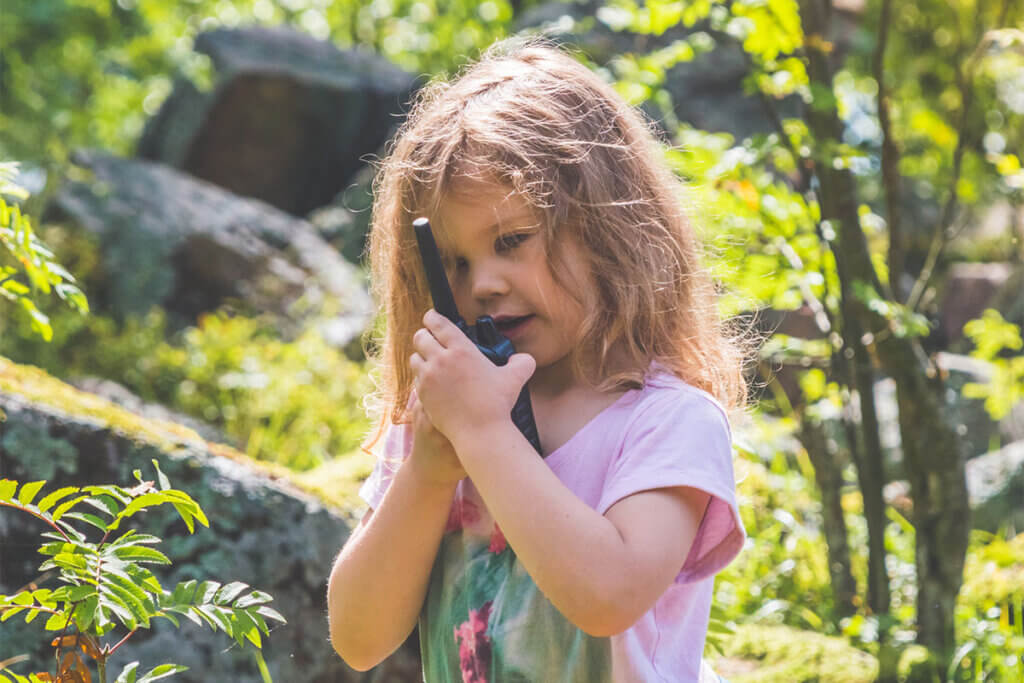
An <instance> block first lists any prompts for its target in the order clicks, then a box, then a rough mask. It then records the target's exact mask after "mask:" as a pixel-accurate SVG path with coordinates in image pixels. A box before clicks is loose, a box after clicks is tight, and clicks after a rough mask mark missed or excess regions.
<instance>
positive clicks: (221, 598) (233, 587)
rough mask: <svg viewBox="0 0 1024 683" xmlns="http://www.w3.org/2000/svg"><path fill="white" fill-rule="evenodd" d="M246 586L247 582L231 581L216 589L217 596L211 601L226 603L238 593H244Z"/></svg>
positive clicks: (247, 585)
mask: <svg viewBox="0 0 1024 683" xmlns="http://www.w3.org/2000/svg"><path fill="white" fill-rule="evenodd" d="M248 587H249V584H247V583H242V582H241V581H232V582H231V583H229V584H227V585H225V586H224V587H223V588H221V589H220V590H219V591H217V596H216V597H215V598H214V600H213V602H215V603H217V604H218V605H223V604H228V603H230V602H231V601H232V600H234V599H235V598H237V597H238V596H239V595H241V594H242V593H244V592H245V589H246V588H248Z"/></svg>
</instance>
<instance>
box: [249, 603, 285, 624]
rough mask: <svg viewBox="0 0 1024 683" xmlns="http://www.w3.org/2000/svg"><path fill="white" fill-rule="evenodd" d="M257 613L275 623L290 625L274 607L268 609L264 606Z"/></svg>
mask: <svg viewBox="0 0 1024 683" xmlns="http://www.w3.org/2000/svg"><path fill="white" fill-rule="evenodd" d="M256 613H257V614H261V615H263V616H264V617H266V618H267V619H273V620H274V621H280V622H281V623H282V624H287V623H288V621H287V620H286V619H285V618H284V617H282V616H281V615H280V614H279V613H278V612H277V610H275V609H273V608H272V607H267V606H266V605H263V606H261V607H259V608H258V609H257V610H256Z"/></svg>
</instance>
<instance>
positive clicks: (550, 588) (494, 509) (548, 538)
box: [412, 312, 709, 636]
mask: <svg viewBox="0 0 1024 683" xmlns="http://www.w3.org/2000/svg"><path fill="white" fill-rule="evenodd" d="M424 323H425V324H426V326H427V330H429V332H430V334H429V335H428V334H425V333H424V332H422V331H421V332H418V333H417V334H416V335H415V336H414V344H415V346H416V349H417V354H418V357H416V356H414V358H413V362H412V367H413V370H414V372H415V373H416V375H417V381H418V386H419V395H420V397H421V400H422V401H423V403H424V408H425V410H426V411H427V412H428V414H429V415H430V417H431V419H432V421H433V423H434V424H435V425H436V426H437V428H438V429H439V430H440V431H441V432H442V433H444V434H445V435H446V436H448V438H449V439H450V441H451V443H452V445H453V446H454V448H455V451H456V453H458V456H459V459H460V461H461V462H462V466H463V467H464V468H465V470H466V472H467V473H468V474H469V476H470V478H471V479H472V480H473V484H474V486H475V487H476V488H477V490H478V491H479V492H480V495H481V497H482V498H483V500H484V502H485V503H486V504H487V507H488V509H489V510H490V512H491V514H492V515H493V516H494V518H495V521H497V523H498V525H499V526H500V527H501V530H502V532H503V534H504V536H505V538H506V540H507V541H508V543H509V545H511V546H512V549H513V550H514V551H515V553H516V556H517V557H518V559H519V561H520V562H522V564H523V566H524V567H525V568H526V570H527V572H529V574H530V576H531V577H532V578H533V580H534V582H536V584H537V586H538V587H539V588H540V589H541V591H542V592H543V593H544V594H545V596H546V597H547V598H548V599H549V600H551V602H552V603H553V604H554V605H555V607H557V608H558V609H559V611H560V612H561V613H562V614H563V615H564V616H565V617H566V618H567V619H569V621H571V622H572V623H573V624H575V625H576V626H577V627H579V628H580V629H582V630H583V631H585V632H586V633H589V634H591V635H595V636H608V635H612V634H615V633H619V632H621V631H623V630H625V629H627V628H629V627H630V626H631V625H632V624H633V623H634V622H635V621H636V619H637V618H639V617H640V616H641V615H642V614H644V612H646V611H647V610H648V609H650V608H651V607H652V606H653V605H654V603H655V601H656V600H657V598H658V597H659V596H660V595H661V594H662V593H663V592H664V591H665V589H666V588H667V587H668V586H669V585H670V584H671V582H672V580H673V578H674V577H675V575H676V574H677V573H678V571H679V569H680V567H682V566H683V563H684V561H685V560H686V557H687V554H688V552H689V550H690V546H691V545H692V544H693V541H694V539H695V537H696V533H697V528H698V527H699V525H700V521H701V519H702V517H703V514H704V510H705V508H706V507H707V504H708V499H709V496H708V494H707V493H704V492H703V491H700V490H698V489H694V488H688V487H682V486H680V487H673V488H665V489H655V490H649V491H642V492H640V493H637V494H634V495H631V496H627V497H626V498H624V499H622V500H621V501H619V502H618V503H616V504H615V505H613V506H612V507H611V508H609V510H608V511H607V512H606V514H605V515H601V514H600V513H598V512H597V511H596V510H594V509H593V508H591V507H590V506H588V505H587V504H586V503H584V502H583V501H581V500H580V499H579V498H578V497H576V495H575V494H573V493H572V492H571V491H570V490H569V489H568V488H566V487H565V485H564V484H562V482H561V481H559V479H558V478H557V476H555V474H554V473H553V472H552V471H551V469H550V468H548V467H547V465H545V464H544V462H543V461H542V460H541V459H540V458H538V457H537V454H536V452H535V451H534V450H533V449H532V447H531V446H530V445H529V443H528V442H527V441H526V439H525V438H524V437H523V436H522V434H521V433H520V432H519V430H518V429H516V427H515V426H514V425H513V424H512V421H511V420H510V419H509V410H510V409H511V406H512V404H513V403H514V402H515V397H516V395H517V394H518V391H519V388H520V387H521V386H522V384H523V382H524V381H525V380H526V378H527V377H529V374H530V372H532V363H530V362H529V361H527V360H526V358H528V357H525V356H518V357H517V356H513V357H512V360H510V361H509V365H508V366H506V367H496V366H494V365H491V364H490V363H489V362H488V361H487V360H486V359H484V358H483V357H482V356H481V355H480V354H479V352H477V350H476V348H475V347H473V346H472V345H471V344H469V343H468V341H467V340H465V337H464V335H462V333H461V332H460V331H459V330H458V328H456V327H455V326H454V325H451V324H450V323H448V321H446V320H444V319H442V318H440V316H437V315H436V314H434V313H432V312H431V313H428V314H427V316H425V318H424ZM432 408H434V411H432V410H431V409H432ZM495 444H501V447H500V448H495Z"/></svg>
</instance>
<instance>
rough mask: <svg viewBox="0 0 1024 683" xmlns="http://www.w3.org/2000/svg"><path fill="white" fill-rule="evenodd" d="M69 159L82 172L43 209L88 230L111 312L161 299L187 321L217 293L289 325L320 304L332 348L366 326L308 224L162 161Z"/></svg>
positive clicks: (341, 272) (356, 275)
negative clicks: (95, 239)
mask: <svg viewBox="0 0 1024 683" xmlns="http://www.w3.org/2000/svg"><path fill="white" fill-rule="evenodd" d="M75 161H76V163H78V164H79V165H80V166H82V167H84V168H87V169H89V170H91V171H92V176H93V179H92V180H91V181H75V182H70V183H68V184H66V185H65V186H64V187H63V188H62V189H61V191H60V192H59V193H58V194H57V196H56V198H55V200H54V202H53V206H52V207H51V209H50V210H49V211H48V216H50V217H51V218H52V217H56V218H59V219H60V218H63V219H65V220H68V221H70V222H71V223H73V224H76V225H80V226H83V227H85V228H86V229H88V230H89V231H91V232H93V233H95V234H97V235H99V238H100V243H101V248H102V252H103V265H104V270H105V272H106V276H107V279H108V286H107V287H106V288H105V292H106V295H105V296H106V300H107V301H106V303H107V304H109V307H110V308H111V309H112V310H113V311H114V312H116V313H118V314H128V313H145V312H147V311H148V310H149V309H150V308H151V307H152V306H154V305H160V306H162V307H164V308H165V309H167V310H169V311H172V312H174V313H177V314H180V315H182V316H185V317H186V318H187V319H194V318H195V317H196V316H198V315H199V314H200V313H202V312H205V311H209V310H213V309H214V308H216V307H218V306H219V305H220V304H222V303H224V302H225V301H227V300H233V301H235V302H238V303H239V304H240V307H241V309H242V310H243V311H245V312H248V313H254V314H255V313H263V312H269V313H273V314H275V315H277V316H279V317H281V318H282V319H283V320H291V321H295V322H298V321H300V320H304V319H305V318H306V317H310V316H319V315H321V314H322V313H324V312H325V311H327V312H329V313H330V317H329V318H328V319H327V321H326V322H324V323H323V327H322V329H323V330H324V332H325V336H326V337H327V339H328V341H330V342H331V343H334V344H336V345H338V346H342V345H344V344H346V343H348V342H349V341H350V340H351V339H353V338H354V337H356V336H358V335H359V334H360V333H361V332H362V331H363V330H364V329H365V327H366V325H367V323H368V322H369V319H370V315H371V310H372V304H371V301H370V297H369V294H368V292H367V291H366V286H365V282H364V278H363V276H362V274H361V273H360V272H359V270H358V269H357V268H356V267H354V266H353V265H352V264H350V263H348V262H347V261H345V259H343V258H342V257H341V256H340V255H339V254H338V253H337V251H335V249H333V248H332V247H331V245H330V244H328V243H327V242H326V241H325V240H324V239H323V238H321V237H320V235H319V234H318V233H317V230H316V228H314V227H313V226H312V225H311V224H310V223H308V222H306V221H304V220H301V219H298V218H295V217H293V216H290V215H288V214H286V213H284V212H282V211H280V210H278V209H275V208H274V207H272V206H270V205H268V204H265V203H263V202H260V201H257V200H254V199H245V198H241V197H238V196H236V195H233V194H231V193H230V192H227V191H226V190H223V189H221V188H219V187H216V186H214V185H212V184H210V183H206V182H203V181H199V180H196V179H194V178H192V177H190V176H188V175H185V174H183V173H180V172H178V171H176V170H174V169H172V168H170V167H168V166H165V165H163V164H157V163H152V162H148V161H139V160H130V159H121V158H118V157H114V156H110V155H106V154H102V153H95V152H82V153H78V154H77V155H76V156H75Z"/></svg>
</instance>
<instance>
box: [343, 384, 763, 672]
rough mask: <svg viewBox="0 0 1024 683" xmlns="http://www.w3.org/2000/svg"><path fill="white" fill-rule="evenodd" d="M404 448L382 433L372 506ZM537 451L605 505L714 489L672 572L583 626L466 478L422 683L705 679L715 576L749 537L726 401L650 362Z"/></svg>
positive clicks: (570, 483) (369, 498) (407, 438)
mask: <svg viewBox="0 0 1024 683" xmlns="http://www.w3.org/2000/svg"><path fill="white" fill-rule="evenodd" d="M411 446H412V431H411V428H408V427H406V426H396V427H393V428H392V429H391V430H390V432H389V434H388V435H387V437H386V438H385V441H384V446H383V453H382V454H381V455H382V456H383V457H382V458H381V459H380V460H379V461H378V463H377V466H376V467H375V469H374V471H373V473H372V475H371V476H370V478H369V479H368V480H367V481H366V483H365V484H364V485H363V487H362V489H361V490H360V495H361V496H362V497H363V499H364V500H366V502H367V503H368V504H369V505H370V507H372V508H376V507H377V506H378V505H379V504H380V502H381V500H382V498H383V497H384V492H385V491H386V490H387V488H388V486H389V485H390V483H391V480H392V478H393V476H394V473H395V472H396V471H397V468H398V466H399V465H400V464H401V462H402V460H403V459H404V458H405V457H406V456H407V455H408V453H409V451H410V449H411ZM545 462H546V463H547V464H548V466H549V467H550V468H551V470H552V471H553V472H554V473H555V475H556V476H557V477H558V478H559V479H560V480H561V481H562V482H563V483H564V484H565V485H566V486H567V487H568V488H569V489H570V490H571V491H572V492H573V493H575V494H576V495H577V496H578V497H579V498H580V499H581V500H583V501H584V502H585V503H587V504H588V505H590V506H591V507H592V508H594V509H595V510H597V511H598V512H600V513H601V514H604V513H605V511H607V510H608V508H610V507H611V506H612V505H614V504H615V503H616V502H617V501H619V500H622V499H623V498H625V497H627V496H629V495H631V494H634V493H638V492H640V491H646V490H650V489H658V488H666V487H672V486H690V487H694V488H698V489H701V490H703V491H705V492H707V493H709V494H710V495H711V499H710V502H709V504H708V507H707V509H706V510H705V512H704V517H703V519H702V521H701V523H700V527H699V528H698V531H697V536H696V538H695V540H694V542H693V546H692V547H691V549H690V552H689V555H688V556H687V558H686V561H685V562H684V564H683V566H682V567H680V570H679V573H678V574H677V575H676V578H675V582H674V583H673V584H672V585H671V586H669V588H668V589H667V590H666V591H665V593H664V594H662V596H661V597H660V598H658V601H657V602H656V603H655V605H654V607H652V608H651V609H650V610H649V611H648V612H647V613H646V614H644V615H643V616H642V617H640V619H639V620H637V622H636V623H635V624H634V625H633V626H632V627H630V628H629V629H627V630H626V631H624V632H623V633H620V634H618V635H615V636H612V637H610V638H595V637H593V636H589V635H587V634H585V633H583V632H582V631H580V630H579V629H578V628H576V627H575V626H573V624H572V623H571V622H569V621H568V620H567V619H565V618H564V617H562V615H561V614H560V613H559V612H558V611H557V610H556V609H555V607H554V606H553V605H552V604H551V603H550V602H549V601H548V600H547V599H546V598H545V597H544V596H543V594H541V593H540V591H539V590H538V589H537V588H536V585H535V584H533V581H532V580H531V579H530V577H529V575H528V574H527V573H526V572H525V570H524V569H523V567H522V565H521V564H520V563H519V562H517V561H516V559H515V554H514V553H513V552H512V550H511V548H509V547H508V546H507V544H506V543H505V539H504V536H503V535H502V534H501V530H500V528H498V526H497V525H496V524H495V523H494V520H493V518H492V517H491V516H490V514H489V513H488V512H487V509H486V506H485V504H484V502H483V500H482V499H481V498H480V495H479V493H478V492H477V491H476V489H475V487H474V486H473V484H472V482H471V481H470V480H469V479H464V480H463V481H461V482H460V483H459V485H458V488H457V490H456V494H455V499H454V500H453V502H452V511H451V515H450V518H449V522H448V528H447V530H446V533H445V536H444V538H443V539H442V542H441V548H440V550H439V551H438V557H437V559H436V561H435V565H434V569H433V572H432V575H431V580H430V586H429V588H428V592H427V598H426V601H425V603H424V606H423V611H422V613H421V616H420V624H419V627H420V640H421V652H422V655H423V663H424V680H425V681H427V683H433V682H434V681H438V682H442V681H443V682H445V683H448V682H449V681H458V680H462V681H467V682H468V681H473V682H475V683H476V682H483V681H512V680H515V681H536V682H538V683H539V682H542V681H556V680H557V681H580V682H581V683H584V682H585V683H595V682H599V681H609V682H614V683H622V682H626V681H629V682H632V681H638V682H640V681H643V682H647V681H673V682H676V681H698V680H700V671H701V654H702V652H703V649H704V638H705V635H706V632H707V625H708V615H709V612H710V608H711V597H712V588H713V577H714V574H715V573H716V572H717V571H719V570H720V569H722V568H723V567H725V566H726V565H727V564H728V563H729V562H730V561H731V560H732V559H733V558H734V557H735V556H736V554H737V553H738V552H739V550H740V548H741V547H742V545H743V539H744V531H743V526H742V523H741V522H740V518H739V513H738V510H737V508H736V495H735V482H734V477H733V468H732V448H731V442H730V431H729V424H728V421H727V419H726V415H725V413H724V412H723V410H722V408H721V407H720V406H719V404H718V403H717V402H715V400H714V399H713V398H712V397H711V396H710V395H708V394H707V393H705V392H703V391H701V390H699V389H696V388H694V387H692V386H690V385H689V384H686V383H685V382H683V381H682V380H680V379H678V378H676V377H674V376H672V375H670V374H668V373H665V372H655V373H652V374H651V375H650V376H649V377H648V379H647V381H646V383H645V386H644V387H643V388H642V389H639V390H631V391H628V392H626V393H625V394H623V395H622V396H621V397H620V398H619V399H618V400H617V401H616V402H615V403H613V404H612V405H611V406H609V407H608V408H606V409H605V410H604V411H602V412H601V413H600V414H599V415H597V416H596V417H595V418H594V419H593V420H591V421H590V422H589V423H587V424H586V425H585V426H584V427H583V428H582V429H581V430H580V431H579V432H577V433H576V434H575V435H574V436H573V437H572V438H570V439H569V440H568V441H567V442H566V443H565V444H563V445H562V446H561V447H560V448H558V449H556V450H555V451H554V452H552V453H550V454H549V455H548V456H547V458H546V459H545ZM523 504H524V505H528V504H529V501H528V500H524V501H523ZM460 676H461V679H460Z"/></svg>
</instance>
